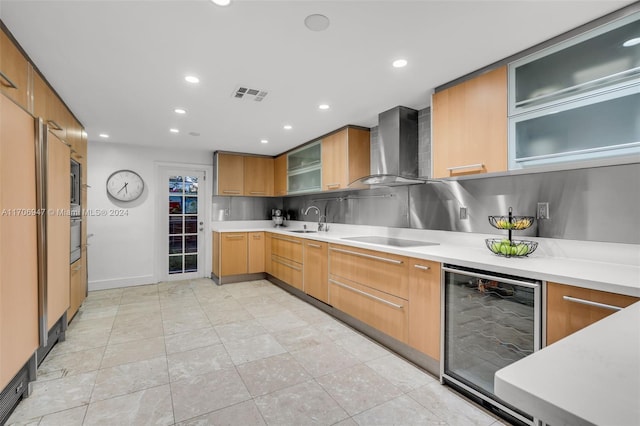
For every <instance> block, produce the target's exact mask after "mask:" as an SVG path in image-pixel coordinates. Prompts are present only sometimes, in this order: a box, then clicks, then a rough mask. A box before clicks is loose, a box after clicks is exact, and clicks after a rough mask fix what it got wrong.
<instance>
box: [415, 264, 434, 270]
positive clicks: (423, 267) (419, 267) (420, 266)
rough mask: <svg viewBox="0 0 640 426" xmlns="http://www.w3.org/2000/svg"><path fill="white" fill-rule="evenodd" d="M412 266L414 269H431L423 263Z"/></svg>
mask: <svg viewBox="0 0 640 426" xmlns="http://www.w3.org/2000/svg"><path fill="white" fill-rule="evenodd" d="M413 267H414V268H416V269H420V270H421V271H428V270H429V269H431V268H430V267H428V266H424V265H413Z"/></svg>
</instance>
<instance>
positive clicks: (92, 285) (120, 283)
mask: <svg viewBox="0 0 640 426" xmlns="http://www.w3.org/2000/svg"><path fill="white" fill-rule="evenodd" d="M156 283H157V281H156V279H155V278H154V276H153V275H143V276H139V277H126V278H113V279H109V280H96V281H89V283H88V286H89V291H95V290H110V289H112V288H121V287H134V286H137V285H147V284H156Z"/></svg>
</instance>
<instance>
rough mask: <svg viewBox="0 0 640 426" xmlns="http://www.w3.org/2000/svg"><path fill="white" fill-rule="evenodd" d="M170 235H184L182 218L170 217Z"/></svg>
mask: <svg viewBox="0 0 640 426" xmlns="http://www.w3.org/2000/svg"><path fill="white" fill-rule="evenodd" d="M169 233H170V234H182V216H169Z"/></svg>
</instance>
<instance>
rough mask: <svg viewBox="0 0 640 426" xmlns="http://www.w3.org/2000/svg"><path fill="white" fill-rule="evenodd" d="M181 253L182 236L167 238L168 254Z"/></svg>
mask: <svg viewBox="0 0 640 426" xmlns="http://www.w3.org/2000/svg"><path fill="white" fill-rule="evenodd" d="M176 253H182V236H171V237H169V254H176Z"/></svg>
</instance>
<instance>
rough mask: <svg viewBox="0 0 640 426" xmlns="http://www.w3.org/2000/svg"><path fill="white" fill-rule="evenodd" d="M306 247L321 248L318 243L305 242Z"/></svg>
mask: <svg viewBox="0 0 640 426" xmlns="http://www.w3.org/2000/svg"><path fill="white" fill-rule="evenodd" d="M307 247H313V248H321V246H320V244H311V243H307Z"/></svg>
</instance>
